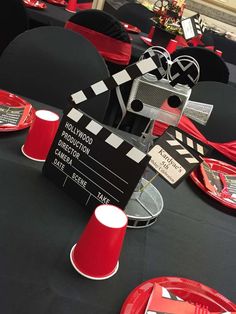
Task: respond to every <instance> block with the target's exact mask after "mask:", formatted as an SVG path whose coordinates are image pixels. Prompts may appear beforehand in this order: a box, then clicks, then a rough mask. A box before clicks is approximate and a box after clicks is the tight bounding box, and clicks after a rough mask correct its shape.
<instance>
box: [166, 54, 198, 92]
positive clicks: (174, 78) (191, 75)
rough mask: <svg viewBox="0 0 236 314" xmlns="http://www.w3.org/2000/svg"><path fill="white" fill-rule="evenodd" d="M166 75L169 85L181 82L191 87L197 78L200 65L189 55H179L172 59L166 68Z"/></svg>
mask: <svg viewBox="0 0 236 314" xmlns="http://www.w3.org/2000/svg"><path fill="white" fill-rule="evenodd" d="M168 77H169V80H170V85H171V86H176V85H177V84H182V85H188V86H189V87H190V88H192V87H193V86H194V85H195V84H197V82H198V80H199V77H200V66H199V64H198V62H197V61H196V60H195V59H194V58H193V57H191V56H188V55H183V56H179V57H177V58H176V59H174V60H173V62H172V64H171V66H170V67H169V68H168Z"/></svg>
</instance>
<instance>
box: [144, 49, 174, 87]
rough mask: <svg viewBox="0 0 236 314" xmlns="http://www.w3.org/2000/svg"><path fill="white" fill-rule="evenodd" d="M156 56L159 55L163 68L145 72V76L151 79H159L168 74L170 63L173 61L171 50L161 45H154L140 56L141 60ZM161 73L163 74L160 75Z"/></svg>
mask: <svg viewBox="0 0 236 314" xmlns="http://www.w3.org/2000/svg"><path fill="white" fill-rule="evenodd" d="M154 56H158V58H159V61H160V66H161V68H162V72H161V73H160V71H156V70H153V71H151V72H149V73H147V74H145V75H144V76H145V78H146V79H149V80H150V81H157V80H160V79H162V78H164V77H166V76H167V71H168V64H169V63H170V62H171V56H170V54H169V52H168V51H167V50H166V49H165V48H163V47H161V46H152V47H150V48H148V49H147V50H145V51H144V53H143V54H142V55H141V56H140V58H139V60H143V59H146V58H150V57H151V58H152V57H154ZM160 74H161V75H160Z"/></svg>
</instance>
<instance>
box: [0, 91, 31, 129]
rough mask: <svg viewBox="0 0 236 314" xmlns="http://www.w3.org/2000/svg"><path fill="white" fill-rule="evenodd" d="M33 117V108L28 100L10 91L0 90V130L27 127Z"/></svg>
mask: <svg viewBox="0 0 236 314" xmlns="http://www.w3.org/2000/svg"><path fill="white" fill-rule="evenodd" d="M8 111H9V112H8ZM34 117H35V109H34V108H33V107H32V105H31V104H30V103H29V102H27V101H26V100H24V99H22V98H21V97H19V96H16V95H14V94H12V93H9V92H7V91H4V90H0V132H10V131H18V130H22V129H25V128H28V127H29V126H30V125H31V124H32V122H33V120H34Z"/></svg>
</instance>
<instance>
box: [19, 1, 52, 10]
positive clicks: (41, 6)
mask: <svg viewBox="0 0 236 314" xmlns="http://www.w3.org/2000/svg"><path fill="white" fill-rule="evenodd" d="M23 2H24V5H25V6H26V7H27V8H34V9H38V10H44V9H46V8H47V5H46V4H45V3H44V2H42V1H40V0H23Z"/></svg>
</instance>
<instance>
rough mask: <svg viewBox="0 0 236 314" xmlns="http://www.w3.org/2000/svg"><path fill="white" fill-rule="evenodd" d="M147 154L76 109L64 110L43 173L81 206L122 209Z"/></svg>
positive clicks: (146, 158) (135, 184)
mask: <svg viewBox="0 0 236 314" xmlns="http://www.w3.org/2000/svg"><path fill="white" fill-rule="evenodd" d="M149 160H150V157H149V156H148V155H147V154H145V153H143V152H142V151H140V150H139V149H137V148H135V147H134V146H133V145H131V144H129V143H128V142H126V141H125V140H123V139H122V138H121V137H119V136H117V135H116V134H115V133H113V132H112V131H110V130H109V129H108V128H106V127H104V126H103V125H102V124H100V123H98V122H97V121H95V120H93V119H92V118H91V117H89V116H88V115H86V114H84V113H83V112H82V111H79V110H77V109H75V108H72V109H69V110H67V113H65V114H64V116H63V119H62V121H61V124H60V127H59V129H58V132H57V134H56V137H55V139H54V142H53V145H52V147H51V149H50V152H49V154H48V157H47V160H46V162H45V164H44V167H43V173H44V175H45V176H46V177H48V178H50V179H51V180H52V181H53V182H54V183H56V184H57V185H58V186H59V187H61V188H62V189H63V190H64V191H66V192H67V193H68V194H70V195H71V196H73V198H75V199H76V200H78V202H79V203H80V204H81V205H82V206H86V208H88V209H91V210H94V209H95V208H96V206H98V205H101V204H113V205H116V206H118V207H120V208H122V209H124V208H125V206H126V204H127V203H128V200H129V199H130V197H131V194H132V193H133V191H134V189H135V187H136V186H137V184H138V182H139V180H140V178H141V176H142V174H143V172H144V170H145V168H146V167H147V165H148V162H149Z"/></svg>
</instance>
